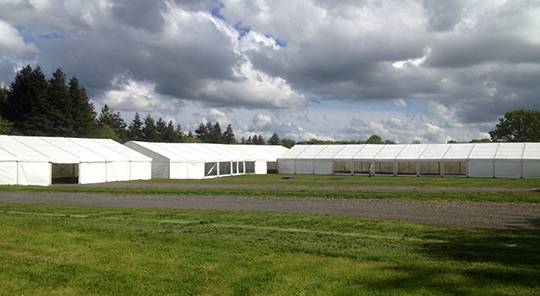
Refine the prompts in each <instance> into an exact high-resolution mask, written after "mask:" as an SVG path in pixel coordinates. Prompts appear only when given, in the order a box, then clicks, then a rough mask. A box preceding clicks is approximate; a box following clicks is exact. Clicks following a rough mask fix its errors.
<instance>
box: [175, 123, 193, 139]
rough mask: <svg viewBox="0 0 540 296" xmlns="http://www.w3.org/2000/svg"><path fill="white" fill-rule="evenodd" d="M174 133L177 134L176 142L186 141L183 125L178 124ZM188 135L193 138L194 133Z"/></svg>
mask: <svg viewBox="0 0 540 296" xmlns="http://www.w3.org/2000/svg"><path fill="white" fill-rule="evenodd" d="M174 134H175V136H176V140H175V142H179V143H182V142H186V136H185V135H184V131H183V130H182V127H181V126H180V125H177V126H176V129H175V130H174ZM187 137H191V138H193V134H192V133H191V132H189V134H188V135H187Z"/></svg>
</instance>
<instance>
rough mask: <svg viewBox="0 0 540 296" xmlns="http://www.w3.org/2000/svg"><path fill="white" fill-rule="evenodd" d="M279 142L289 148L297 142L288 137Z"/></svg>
mask: <svg viewBox="0 0 540 296" xmlns="http://www.w3.org/2000/svg"><path fill="white" fill-rule="evenodd" d="M279 143H280V144H281V146H284V147H287V148H291V147H293V146H294V145H295V144H296V142H295V141H294V140H292V139H287V138H283V139H281V141H279Z"/></svg>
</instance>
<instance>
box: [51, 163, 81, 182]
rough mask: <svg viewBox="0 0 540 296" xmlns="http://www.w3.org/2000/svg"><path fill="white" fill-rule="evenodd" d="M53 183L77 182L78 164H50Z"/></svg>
mask: <svg viewBox="0 0 540 296" xmlns="http://www.w3.org/2000/svg"><path fill="white" fill-rule="evenodd" d="M52 183H53V184H78V183H79V164H76V163H53V164H52Z"/></svg>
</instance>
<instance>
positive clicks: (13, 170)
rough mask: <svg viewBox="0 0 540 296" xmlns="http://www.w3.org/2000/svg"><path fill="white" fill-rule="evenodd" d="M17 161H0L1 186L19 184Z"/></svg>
mask: <svg viewBox="0 0 540 296" xmlns="http://www.w3.org/2000/svg"><path fill="white" fill-rule="evenodd" d="M17 167H18V164H17V161H0V185H16V184H17V170H18V168H17Z"/></svg>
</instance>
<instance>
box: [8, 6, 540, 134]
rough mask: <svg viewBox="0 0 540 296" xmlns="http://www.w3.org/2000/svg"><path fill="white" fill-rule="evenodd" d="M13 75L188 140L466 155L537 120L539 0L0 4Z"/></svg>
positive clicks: (539, 102)
mask: <svg viewBox="0 0 540 296" xmlns="http://www.w3.org/2000/svg"><path fill="white" fill-rule="evenodd" d="M26 64H32V65H40V66H41V67H42V68H43V69H44V71H45V72H46V73H47V75H50V74H51V73H52V72H53V71H54V69H56V68H58V67H61V68H62V69H63V70H64V71H65V72H66V73H67V74H68V75H76V76H77V77H79V79H80V80H81V81H82V82H83V84H84V85H85V86H86V87H87V89H88V92H89V93H90V95H91V97H92V100H93V102H94V103H95V105H96V106H97V107H98V108H99V107H100V106H102V105H103V104H108V105H109V106H111V107H113V108H114V109H116V110H119V111H121V112H123V113H124V114H125V116H126V119H129V118H130V117H131V116H132V114H133V112H139V113H141V114H143V115H145V114H147V113H152V114H153V115H154V117H159V116H162V117H164V118H166V119H171V120H174V121H175V122H177V123H179V124H181V125H182V127H184V129H188V130H189V129H193V128H194V125H195V124H196V123H199V122H201V121H206V120H209V121H216V120H217V121H219V122H220V123H222V124H228V123H232V125H233V127H234V128H235V130H236V131H237V135H238V136H242V135H249V134H251V133H254V132H257V133H258V132H260V133H263V134H264V135H266V136H269V135H270V134H271V133H272V132H274V131H275V132H278V133H279V134H280V135H281V136H282V137H291V138H294V139H309V138H313V137H317V138H324V139H326V138H330V139H365V138H367V137H368V136H369V135H371V134H374V133H375V134H379V135H380V136H382V137H383V138H386V139H392V140H396V141H398V142H402V143H410V142H412V141H420V142H423V143H436V142H446V141H447V140H449V139H457V140H469V139H471V138H480V137H487V132H488V131H489V130H490V129H491V128H492V127H493V126H494V124H495V122H496V120H497V118H499V117H500V116H501V115H502V114H504V113H505V112H507V111H509V110H512V109H516V108H537V109H539V108H540V0H538V1H537V0H507V1H504V0H485V1H479V0H423V1H422V0H395V1H390V0H388V1H387V0H371V1H370V0H342V1H326V0H284V1H279V0H249V1H248V0H246V1H241V0H230V1H227V0H224V1H212V0H208V1H204V0H201V1H199V0H187V1H172V0H167V1H158V0H156V1H147V0H96V1H84V0H63V1H61V0H0V83H3V84H5V85H7V84H9V82H10V81H11V80H12V79H13V77H14V73H15V72H16V71H17V70H18V69H19V68H20V67H22V66H23V65H26Z"/></svg>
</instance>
